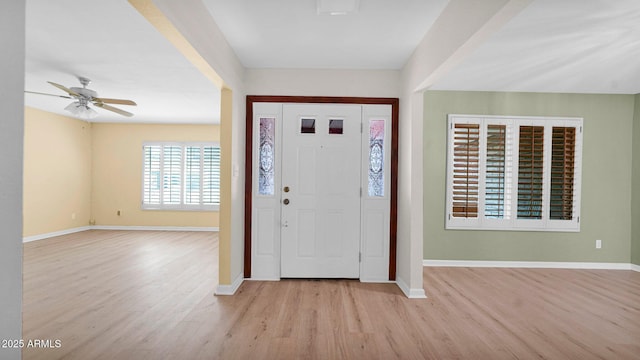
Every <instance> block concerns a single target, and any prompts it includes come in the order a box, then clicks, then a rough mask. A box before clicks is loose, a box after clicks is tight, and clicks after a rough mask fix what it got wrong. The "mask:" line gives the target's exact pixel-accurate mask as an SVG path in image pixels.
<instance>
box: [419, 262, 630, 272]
mask: <svg viewBox="0 0 640 360" xmlns="http://www.w3.org/2000/svg"><path fill="white" fill-rule="evenodd" d="M422 265H423V266H434V267H437V266H441V267H447V266H450V267H493V268H539V269H598V270H632V265H631V264H628V263H597V262H547V261H474V260H471V261H470V260H423V261H422Z"/></svg>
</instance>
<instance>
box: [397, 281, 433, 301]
mask: <svg viewBox="0 0 640 360" xmlns="http://www.w3.org/2000/svg"><path fill="white" fill-rule="evenodd" d="M396 284H398V287H399V288H400V290H402V292H403V293H404V295H405V296H406V297H408V298H409V299H426V298H427V295H426V294H425V293H424V289H422V288H416V289H411V288H410V287H409V285H407V283H405V282H404V281H402V279H400V278H398V279H397V280H396Z"/></svg>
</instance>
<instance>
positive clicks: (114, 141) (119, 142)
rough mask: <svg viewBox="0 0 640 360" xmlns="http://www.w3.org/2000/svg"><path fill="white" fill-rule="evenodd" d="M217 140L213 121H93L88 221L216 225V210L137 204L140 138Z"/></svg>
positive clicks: (120, 224) (124, 223) (139, 224)
mask: <svg viewBox="0 0 640 360" xmlns="http://www.w3.org/2000/svg"><path fill="white" fill-rule="evenodd" d="M218 140H219V127H218V126H217V125H153V124H104V123H96V124H93V131H92V153H93V174H92V192H91V199H92V202H91V203H92V204H91V214H92V220H94V221H95V224H96V225H117V226H187V227H218V212H212V211H157V210H144V211H143V210H141V208H140V203H141V199H142V196H141V190H142V187H141V181H142V180H141V177H142V144H143V142H145V141H218ZM118 210H120V216H118V215H117V211H118Z"/></svg>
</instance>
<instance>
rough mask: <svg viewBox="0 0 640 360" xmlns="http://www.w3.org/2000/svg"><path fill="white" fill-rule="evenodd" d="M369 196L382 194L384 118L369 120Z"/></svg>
mask: <svg viewBox="0 0 640 360" xmlns="http://www.w3.org/2000/svg"><path fill="white" fill-rule="evenodd" d="M369 196H372V197H381V196H384V120H371V121H369Z"/></svg>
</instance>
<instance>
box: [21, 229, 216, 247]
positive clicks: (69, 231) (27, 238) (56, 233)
mask: <svg viewBox="0 0 640 360" xmlns="http://www.w3.org/2000/svg"><path fill="white" fill-rule="evenodd" d="M87 230H147V231H213V232H216V231H220V229H219V228H217V227H195V226H119V225H93V226H83V227H78V228H73V229H66V230H61V231H54V232H50V233H46V234H38V235H32V236H25V237H23V238H22V242H23V243H26V242H30V241H36V240H44V239H48V238H52V237H55V236H62V235H68V234H73V233H77V232H81V231H87Z"/></svg>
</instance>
